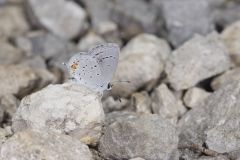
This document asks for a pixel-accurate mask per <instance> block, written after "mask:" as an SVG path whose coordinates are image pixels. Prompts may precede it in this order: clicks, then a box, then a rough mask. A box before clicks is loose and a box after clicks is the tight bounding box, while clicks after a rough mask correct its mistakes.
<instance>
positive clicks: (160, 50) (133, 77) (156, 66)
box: [112, 34, 170, 97]
mask: <svg viewBox="0 0 240 160" xmlns="http://www.w3.org/2000/svg"><path fill="white" fill-rule="evenodd" d="M169 55H170V47H169V45H168V44H167V42H166V41H165V40H162V39H159V38H157V37H156V36H154V35H150V34H141V35H138V36H137V37H135V38H133V39H132V40H131V41H130V42H129V43H128V44H127V45H126V46H125V47H124V48H123V49H122V51H121V54H120V59H119V64H118V68H117V72H116V74H115V79H114V80H113V81H126V80H129V81H130V83H129V84H128V83H118V84H117V85H115V86H114V87H113V89H112V93H113V94H117V95H120V96H123V97H125V96H129V95H130V94H131V93H133V92H134V91H136V90H137V89H139V88H140V87H143V86H144V85H146V84H147V87H146V88H148V86H151V85H152V84H153V83H155V82H156V81H157V79H158V78H159V76H160V74H161V72H162V71H163V66H164V60H165V59H167V57H168V56H169ZM149 88H151V87H149Z"/></svg>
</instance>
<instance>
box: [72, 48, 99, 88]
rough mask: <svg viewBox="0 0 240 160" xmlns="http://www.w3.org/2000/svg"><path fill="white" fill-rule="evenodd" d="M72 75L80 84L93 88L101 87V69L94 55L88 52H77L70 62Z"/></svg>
mask: <svg viewBox="0 0 240 160" xmlns="http://www.w3.org/2000/svg"><path fill="white" fill-rule="evenodd" d="M68 68H69V72H70V75H71V76H72V77H73V78H74V79H75V80H76V81H77V82H78V83H80V84H83V85H85V86H87V87H89V88H91V89H97V88H99V87H100V88H101V86H102V85H103V83H102V82H101V79H102V78H101V75H102V73H101V70H100V67H99V65H98V63H97V61H96V59H94V58H92V56H90V55H87V54H80V53H77V54H75V55H74V56H73V57H72V58H71V59H70V60H69V62H68Z"/></svg>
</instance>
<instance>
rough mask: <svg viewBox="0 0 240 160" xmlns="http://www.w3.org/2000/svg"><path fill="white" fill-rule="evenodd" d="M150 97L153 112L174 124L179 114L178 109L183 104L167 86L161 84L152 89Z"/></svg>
mask: <svg viewBox="0 0 240 160" xmlns="http://www.w3.org/2000/svg"><path fill="white" fill-rule="evenodd" d="M151 98H152V110H153V113H156V114H159V115H161V116H162V117H163V118H165V119H167V120H168V121H169V122H171V123H172V124H174V125H175V124H176V123H177V120H178V118H179V116H180V109H181V108H182V107H183V106H181V105H182V104H181V103H180V102H179V101H178V99H177V98H176V97H175V96H174V95H173V93H172V92H171V91H170V90H169V89H168V87H167V86H166V85H165V84H161V85H160V86H158V87H157V88H156V89H154V91H153V93H152V95H151Z"/></svg>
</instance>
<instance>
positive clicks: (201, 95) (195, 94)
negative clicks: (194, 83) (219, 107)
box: [183, 87, 211, 108]
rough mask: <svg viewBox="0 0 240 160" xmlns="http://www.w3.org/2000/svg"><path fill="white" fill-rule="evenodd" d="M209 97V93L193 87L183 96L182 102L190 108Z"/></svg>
mask: <svg viewBox="0 0 240 160" xmlns="http://www.w3.org/2000/svg"><path fill="white" fill-rule="evenodd" d="M209 95H211V93H210V92H207V91H205V90H204V89H201V88H197V87H193V88H190V89H189V90H187V92H186V93H185V94H184V97H183V100H184V104H185V105H186V106H188V107H190V108H194V107H196V106H198V105H199V104H200V103H203V102H204V100H205V99H206V98H207V97H208V96H209Z"/></svg>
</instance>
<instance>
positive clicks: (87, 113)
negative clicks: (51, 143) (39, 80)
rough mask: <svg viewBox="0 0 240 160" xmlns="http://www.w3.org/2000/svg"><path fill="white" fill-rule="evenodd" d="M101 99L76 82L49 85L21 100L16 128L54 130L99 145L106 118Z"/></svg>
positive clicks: (15, 122) (14, 123) (14, 126)
mask: <svg viewBox="0 0 240 160" xmlns="http://www.w3.org/2000/svg"><path fill="white" fill-rule="evenodd" d="M99 98H100V97H99V95H98V94H97V93H94V92H92V91H90V90H88V89H87V88H85V87H84V86H81V85H78V84H75V83H74V82H69V83H65V84H62V85H49V86H48V87H46V88H44V89H43V90H41V91H39V92H36V93H33V94H31V95H29V96H27V97H25V98H24V99H23V100H22V101H21V104H20V106H19V108H18V110H17V113H16V115H15V116H14V118H13V129H14V131H15V132H17V131H21V130H24V129H26V128H32V129H39V130H51V131H54V132H58V133H63V134H68V135H70V136H73V137H76V138H77V139H80V140H81V141H82V142H83V143H85V144H91V145H95V144H96V143H97V142H98V140H99V138H100V136H101V129H102V123H103V121H104V113H103V109H102V105H101V102H100V99H99Z"/></svg>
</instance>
